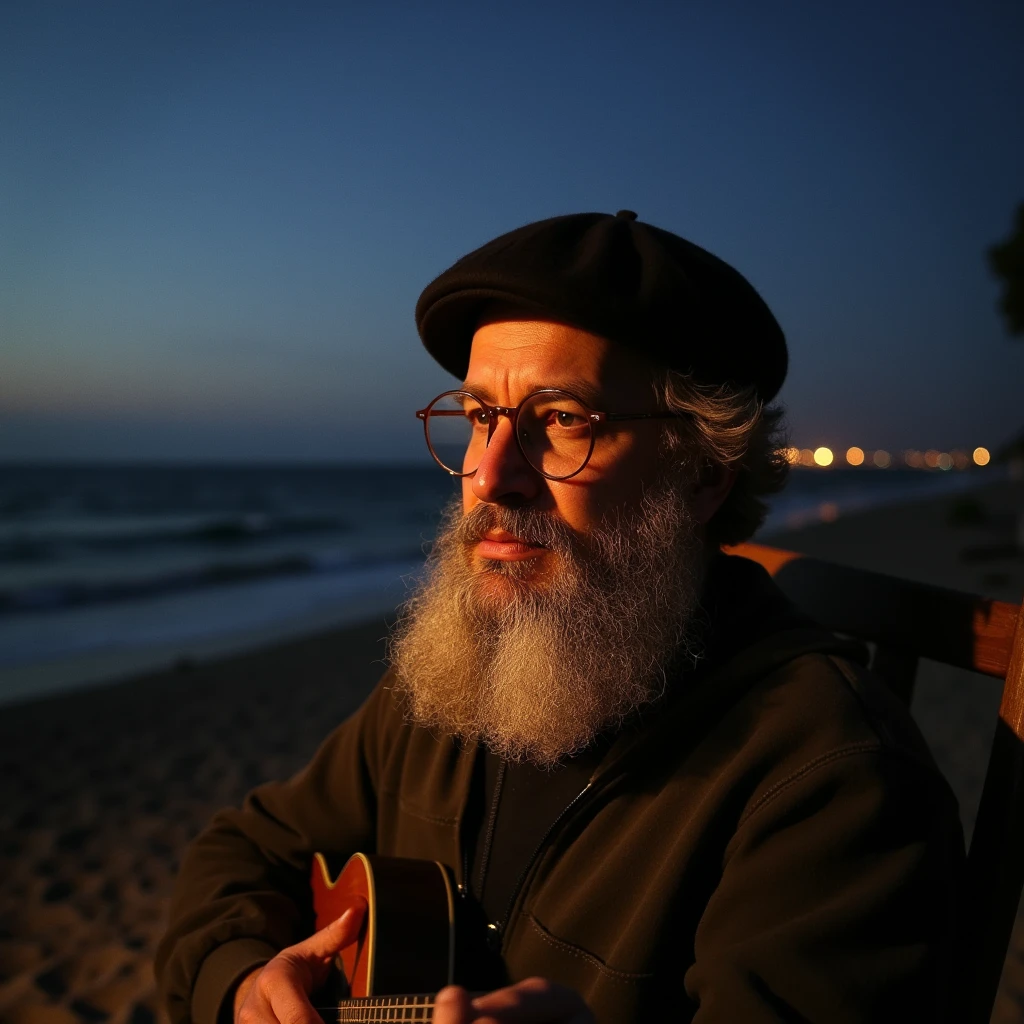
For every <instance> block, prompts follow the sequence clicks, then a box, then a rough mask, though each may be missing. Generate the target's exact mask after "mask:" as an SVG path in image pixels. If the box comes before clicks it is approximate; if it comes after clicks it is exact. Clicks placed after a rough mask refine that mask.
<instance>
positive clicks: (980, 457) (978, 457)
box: [972, 448, 992, 466]
mask: <svg viewBox="0 0 1024 1024" xmlns="http://www.w3.org/2000/svg"><path fill="white" fill-rule="evenodd" d="M972 458H973V459H974V464H975V465H976V466H987V465H988V464H989V463H990V462H991V461H992V454H991V453H990V452H989V450H988V449H987V448H975V449H974V453H973V455H972Z"/></svg>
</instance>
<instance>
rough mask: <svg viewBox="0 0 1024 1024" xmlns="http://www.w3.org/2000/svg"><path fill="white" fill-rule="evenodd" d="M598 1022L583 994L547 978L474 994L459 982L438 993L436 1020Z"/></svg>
mask: <svg viewBox="0 0 1024 1024" xmlns="http://www.w3.org/2000/svg"><path fill="white" fill-rule="evenodd" d="M471 1021H475V1022H478V1024H594V1015H593V1014H592V1013H591V1012H590V1010H589V1008H588V1007H587V1004H586V1003H585V1002H583V998H582V996H580V994H579V993H578V992H575V991H573V989H571V988H566V987H565V986H564V985H556V984H555V983H554V982H551V981H548V980H547V979H546V978H527V979H526V980H525V981H520V982H518V983H517V984H515V985H510V986H509V987H508V988H499V989H497V990H496V991H494V992H488V993H487V994H486V995H482V996H477V997H476V998H475V999H474V998H472V997H471V996H470V995H469V993H468V992H467V991H466V990H465V989H464V988H459V987H457V986H455V985H452V986H449V987H448V988H444V989H441V991H440V992H438V994H437V1003H436V1009H435V1010H434V1024H470V1022H471Z"/></svg>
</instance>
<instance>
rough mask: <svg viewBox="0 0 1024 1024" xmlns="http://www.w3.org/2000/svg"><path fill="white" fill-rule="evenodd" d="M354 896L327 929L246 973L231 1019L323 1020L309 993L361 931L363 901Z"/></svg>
mask: <svg viewBox="0 0 1024 1024" xmlns="http://www.w3.org/2000/svg"><path fill="white" fill-rule="evenodd" d="M357 899H359V902H358V903H354V904H353V906H351V907H349V909H348V910H346V911H345V913H344V914H342V915H341V917H339V918H338V919H337V920H336V921H333V922H332V923H331V924H329V925H328V926H327V927H326V928H322V929H321V930H320V931H318V932H317V933H316V934H315V935H311V936H310V937H309V938H308V939H305V940H304V941H302V942H299V943H296V944H295V945H294V946H289V947H288V948H287V949H282V950H281V952H280V953H278V954H277V956H275V957H274V959H273V960H271V961H270V962H269V963H266V964H264V965H263V966H262V967H260V968H257V969H256V970H255V971H253V972H252V973H251V974H247V975H246V976H245V978H244V979H243V980H242V983H241V984H240V985H239V986H238V988H237V990H236V991H235V1024H275V1022H281V1024H323V1021H322V1018H321V1017H320V1014H318V1013H317V1012H316V1010H314V1009H313V1006H312V1004H311V1003H310V1001H309V996H310V994H311V993H312V992H313V991H315V990H316V989H318V988H320V986H321V985H323V984H324V982H325V981H327V975H328V973H329V972H330V969H331V964H332V963H333V961H334V958H335V957H336V956H337V955H338V953H339V951H340V950H342V949H344V948H345V946H348V945H349V944H350V943H352V942H355V940H356V939H357V938H358V936H359V929H360V928H361V927H362V925H363V918H364V917H365V916H366V901H365V900H363V899H361V898H359V897H357Z"/></svg>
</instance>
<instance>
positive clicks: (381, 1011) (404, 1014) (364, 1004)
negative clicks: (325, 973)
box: [337, 995, 434, 1024]
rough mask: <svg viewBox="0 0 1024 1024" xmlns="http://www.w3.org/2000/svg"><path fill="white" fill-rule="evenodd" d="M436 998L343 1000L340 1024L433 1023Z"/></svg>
mask: <svg viewBox="0 0 1024 1024" xmlns="http://www.w3.org/2000/svg"><path fill="white" fill-rule="evenodd" d="M433 1019H434V997H433V996H432V995H417V996H380V997H379V998H376V999H343V1000H342V1001H341V1002H340V1003H338V1017H337V1021H338V1024H374V1022H375V1021H388V1020H391V1021H403V1020H405V1021H432V1020H433Z"/></svg>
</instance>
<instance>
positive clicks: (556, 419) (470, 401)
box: [416, 388, 685, 480]
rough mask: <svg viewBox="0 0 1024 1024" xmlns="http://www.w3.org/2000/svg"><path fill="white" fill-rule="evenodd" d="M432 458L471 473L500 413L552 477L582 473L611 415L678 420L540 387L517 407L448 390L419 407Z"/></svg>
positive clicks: (523, 450) (526, 453)
mask: <svg viewBox="0 0 1024 1024" xmlns="http://www.w3.org/2000/svg"><path fill="white" fill-rule="evenodd" d="M416 415H417V417H418V418H419V419H421V420H422V421H423V432H424V435H425V437H426V441H427V447H428V448H429V449H430V454H431V455H433V457H434V461H435V462H437V464H438V465H439V466H440V467H441V468H442V469H443V470H445V471H446V472H447V473H450V474H451V475H452V476H459V477H463V476H472V475H473V474H474V473H475V472H476V471H477V469H478V468H479V466H480V461H481V460H482V459H483V456H484V453H485V452H486V451H487V446H488V445H489V444H490V441H491V438H492V437H493V435H494V430H495V428H496V427H497V424H498V420H499V418H500V417H501V416H505V417H507V418H508V419H509V420H510V421H511V423H512V432H513V435H514V437H515V440H516V445H517V447H518V448H519V451H520V454H521V455H522V456H523V458H524V459H525V460H526V462H527V463H528V464H529V466H530V467H531V468H532V469H534V470H535V471H536V472H537V473H539V474H540V475H541V476H543V477H547V479H549V480H568V479H569V478H570V477H574V476H576V475H577V474H578V473H581V472H582V471H583V469H584V468H585V467H586V465H587V463H588V462H589V461H590V456H591V455H592V454H593V452H594V440H595V433H596V429H597V427H598V426H599V425H600V424H601V423H604V422H606V421H612V420H646V419H677V418H680V417H681V416H683V415H685V414H681V413H673V412H642V413H608V412H598V411H596V410H594V409H590V408H588V407H587V406H586V405H585V404H584V403H583V402H582V401H580V399H578V398H577V397H576V396H575V395H572V394H570V393H569V392H568V391H562V390H560V389H558V388H542V389H540V390H538V391H534V392H532V393H531V394H529V395H527V396H526V398H524V399H523V400H522V401H521V402H520V403H519V405H517V406H516V407H515V408H510V407H509V406H503V405H489V404H488V403H487V402H485V401H484V400H483V399H482V398H480V397H479V396H478V395H474V394H473V393H472V392H470V391H461V390H460V391H446V392H444V394H441V395H438V396H437V398H435V399H434V400H433V401H432V402H431V403H430V404H429V405H428V406H427V407H426V408H425V409H419V410H417V412H416Z"/></svg>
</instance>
